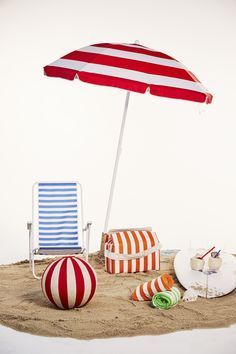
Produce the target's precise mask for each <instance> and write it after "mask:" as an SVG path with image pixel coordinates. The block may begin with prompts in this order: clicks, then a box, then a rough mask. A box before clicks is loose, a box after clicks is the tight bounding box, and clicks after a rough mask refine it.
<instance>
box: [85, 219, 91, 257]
mask: <svg viewBox="0 0 236 354" xmlns="http://www.w3.org/2000/svg"><path fill="white" fill-rule="evenodd" d="M91 225H92V223H91V222H88V223H87V226H86V254H85V259H86V261H87V262H88V257H89V245H90V229H91Z"/></svg>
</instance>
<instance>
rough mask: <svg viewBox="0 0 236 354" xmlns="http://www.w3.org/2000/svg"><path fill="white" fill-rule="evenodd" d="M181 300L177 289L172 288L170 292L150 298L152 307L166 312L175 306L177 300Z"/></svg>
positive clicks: (163, 292)
mask: <svg viewBox="0 0 236 354" xmlns="http://www.w3.org/2000/svg"><path fill="white" fill-rule="evenodd" d="M180 299H181V294H180V291H179V289H178V288H176V287H175V286H173V288H171V290H166V291H162V292H160V293H157V294H155V295H153V297H152V304H153V306H154V307H156V308H159V309H162V310H168V309H170V308H171V307H174V306H175V305H177V303H178V302H179V300H180Z"/></svg>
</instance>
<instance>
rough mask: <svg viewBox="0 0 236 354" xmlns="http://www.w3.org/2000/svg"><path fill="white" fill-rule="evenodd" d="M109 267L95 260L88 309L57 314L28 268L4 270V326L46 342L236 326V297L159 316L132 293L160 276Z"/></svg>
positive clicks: (168, 263) (0, 291) (165, 265)
mask: <svg viewBox="0 0 236 354" xmlns="http://www.w3.org/2000/svg"><path fill="white" fill-rule="evenodd" d="M49 262H50V261H49V260H46V261H40V262H38V263H37V269H38V270H43V269H44V268H45V267H46V265H47V264H48V263H49ZM103 263H104V260H103V258H102V257H101V256H99V254H94V255H92V256H91V264H92V265H93V267H94V269H95V270H96V273H97V277H98V288H97V291H96V294H95V296H94V298H93V299H92V301H91V302H90V303H89V304H88V305H87V306H85V307H83V308H78V309H73V310H69V311H63V310H59V309H56V308H55V307H54V306H53V305H51V304H50V303H49V302H48V301H47V300H46V299H45V298H44V296H43V294H42V291H41V285H40V281H38V280H35V279H34V278H33V277H32V275H31V273H30V271H29V265H28V262H20V263H17V264H10V265H2V266H0V323H1V324H3V325H5V326H9V327H11V328H14V329H16V330H19V331H24V332H29V333H33V334H38V335H43V336H60V337H71V338H80V339H92V338H105V337H123V336H137V335H148V334H149V335H150V334H152V335H158V334H163V333H169V332H174V331H180V330H185V329H194V328H215V327H226V326H229V325H231V324H233V323H236V296H235V295H236V291H234V292H233V293H231V294H229V295H227V296H224V297H221V298H216V299H209V300H207V299H201V298H200V299H198V300H197V301H196V302H193V303H184V302H182V301H181V302H180V303H179V305H177V306H176V307H174V308H173V309H171V310H168V311H165V310H157V309H154V308H152V307H151V306H150V304H149V302H134V301H131V300H130V295H131V292H132V290H133V289H134V288H135V287H136V286H137V285H138V284H140V283H142V282H144V281H147V280H150V279H152V278H153V277H156V276H157V272H152V273H137V274H119V275H110V274H107V273H106V272H105V271H104V264H103ZM172 264H173V254H172V253H169V254H167V255H163V258H162V260H161V265H162V269H163V270H165V271H166V270H168V271H169V273H171V272H173V266H172ZM158 273H161V272H158ZM177 286H178V287H179V288H180V290H181V292H183V289H182V288H181V287H180V285H179V284H178V283H177Z"/></svg>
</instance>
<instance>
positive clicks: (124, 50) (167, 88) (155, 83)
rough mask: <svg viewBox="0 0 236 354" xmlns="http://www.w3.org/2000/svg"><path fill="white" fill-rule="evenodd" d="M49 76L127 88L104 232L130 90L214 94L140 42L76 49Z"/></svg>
mask: <svg viewBox="0 0 236 354" xmlns="http://www.w3.org/2000/svg"><path fill="white" fill-rule="evenodd" d="M44 73H45V75H47V76H52V77H60V78H63V79H67V80H74V79H75V78H77V79H80V80H81V81H84V82H88V83H91V84H96V85H104V86H112V87H118V88H121V89H125V90H127V91H128V92H127V95H126V101H125V109H124V114H123V119H122V124H121V131H120V137H119V143H118V148H117V154H116V161H115V167H114V171H113V178H112V184H111V190H110V196H109V202H108V208H107V215H106V221H105V226H104V232H107V227H108V221H109V216H110V210H111V203H112V198H113V192H114V186H115V180H116V174H117V168H118V163H119V156H120V150H121V144H122V138H123V132H124V126H125V120H126V115H127V109H128V103H129V96H130V91H134V92H139V93H145V92H147V91H148V92H150V94H152V95H155V96H161V97H168V98H176V99H183V100H188V101H195V102H201V103H211V101H212V95H211V94H210V93H209V92H208V91H207V90H206V88H205V87H204V86H203V85H202V84H201V82H200V81H199V80H198V79H197V78H196V76H195V75H193V74H192V73H191V71H189V70H188V69H187V68H186V67H185V66H184V65H183V64H182V63H180V62H179V61H178V60H176V59H174V58H172V57H171V56H169V55H167V54H164V53H161V52H159V51H155V50H153V49H150V48H147V47H144V46H142V45H140V44H138V43H134V44H124V43H122V44H113V43H99V44H93V45H90V46H87V47H83V48H81V49H79V50H75V51H73V52H71V53H69V54H67V55H65V56H63V57H61V58H60V59H58V60H56V61H54V62H53V63H51V64H50V65H47V66H45V67H44Z"/></svg>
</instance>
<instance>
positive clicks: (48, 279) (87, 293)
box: [41, 256, 97, 309]
mask: <svg viewBox="0 0 236 354" xmlns="http://www.w3.org/2000/svg"><path fill="white" fill-rule="evenodd" d="M41 286H42V290H43V293H44V295H45V297H46V298H47V299H48V300H49V301H50V302H51V303H52V304H53V305H55V306H57V307H59V308H60V309H71V308H74V307H81V306H84V305H86V304H87V303H88V302H89V301H90V300H91V299H92V297H93V295H94V293H95V290H96V286H97V277H96V273H95V271H94V270H93V268H92V267H91V265H90V264H89V263H88V262H86V261H84V260H83V259H81V258H78V257H75V256H66V257H63V258H60V259H58V260H56V261H54V262H53V263H51V264H49V265H48V267H47V268H46V269H45V271H44V273H43V276H42V280H41Z"/></svg>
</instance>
